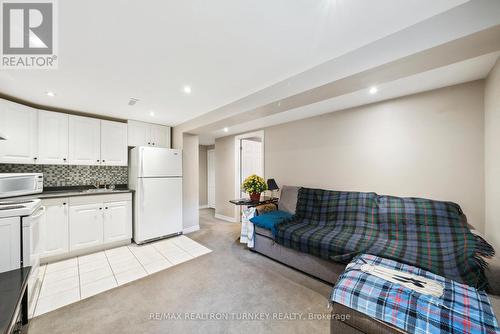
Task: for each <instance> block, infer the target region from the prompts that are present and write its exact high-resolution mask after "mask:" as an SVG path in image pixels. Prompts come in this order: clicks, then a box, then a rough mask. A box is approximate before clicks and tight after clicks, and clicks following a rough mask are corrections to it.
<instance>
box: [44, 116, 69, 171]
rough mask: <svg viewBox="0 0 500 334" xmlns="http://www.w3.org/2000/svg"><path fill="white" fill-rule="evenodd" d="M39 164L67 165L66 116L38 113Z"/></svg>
mask: <svg viewBox="0 0 500 334" xmlns="http://www.w3.org/2000/svg"><path fill="white" fill-rule="evenodd" d="M37 163H39V164H46V165H61V164H66V163H68V115H67V114H61V113H57V112H50V111H44V110H39V111H38V160H37Z"/></svg>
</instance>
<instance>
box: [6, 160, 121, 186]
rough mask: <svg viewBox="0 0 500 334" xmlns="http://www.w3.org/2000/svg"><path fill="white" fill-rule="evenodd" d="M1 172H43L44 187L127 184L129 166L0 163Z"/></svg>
mask: <svg viewBox="0 0 500 334" xmlns="http://www.w3.org/2000/svg"><path fill="white" fill-rule="evenodd" d="M0 173H43V178H44V179H43V186H44V187H67V186H87V185H92V184H94V183H95V182H96V181H99V182H101V183H105V184H115V185H116V184H127V183H128V167H127V166H74V165H23V164H0Z"/></svg>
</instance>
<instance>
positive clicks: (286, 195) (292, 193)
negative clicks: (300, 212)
mask: <svg viewBox="0 0 500 334" xmlns="http://www.w3.org/2000/svg"><path fill="white" fill-rule="evenodd" d="M298 195H299V187H294V186H283V187H282V188H281V194H280V201H279V203H278V210H281V211H285V212H289V213H291V214H295V208H296V207H297V196H298Z"/></svg>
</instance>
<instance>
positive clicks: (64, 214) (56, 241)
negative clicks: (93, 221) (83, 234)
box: [40, 198, 69, 258]
mask: <svg viewBox="0 0 500 334" xmlns="http://www.w3.org/2000/svg"><path fill="white" fill-rule="evenodd" d="M42 205H44V206H45V210H46V211H45V219H44V220H43V224H42V225H41V226H40V227H41V228H40V240H41V245H42V254H41V256H40V257H42V258H43V257H48V256H53V255H59V254H64V253H67V252H68V251H69V212H68V211H69V206H68V198H55V199H47V200H43V203H42Z"/></svg>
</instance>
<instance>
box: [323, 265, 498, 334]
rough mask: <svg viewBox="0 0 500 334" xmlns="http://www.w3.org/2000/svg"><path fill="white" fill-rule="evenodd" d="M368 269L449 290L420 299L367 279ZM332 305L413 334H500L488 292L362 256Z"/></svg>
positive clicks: (335, 291)
mask: <svg viewBox="0 0 500 334" xmlns="http://www.w3.org/2000/svg"><path fill="white" fill-rule="evenodd" d="M365 263H368V264H371V265H379V266H383V267H386V268H390V269H396V270H399V271H403V272H407V273H412V274H415V275H419V276H423V277H426V278H429V279H432V280H434V281H436V282H437V283H439V284H441V285H442V286H443V287H444V293H443V296H441V297H439V298H438V297H432V296H429V295H425V294H420V293H418V292H415V291H413V290H409V289H407V288H404V287H403V286H401V285H399V284H395V283H391V282H388V281H386V280H384V279H382V278H379V277H377V276H374V275H370V274H367V273H365V272H363V271H361V270H360V268H361V266H362V265H363V264H365ZM330 301H331V302H334V303H340V304H343V305H345V306H347V307H349V308H351V309H354V310H356V311H359V312H361V313H363V314H366V315H368V316H370V317H372V318H375V319H378V320H380V321H384V322H386V323H388V324H390V325H392V326H395V327H397V328H399V329H402V330H404V331H406V332H409V333H418V334H423V333H500V329H499V328H498V322H497V320H496V318H495V315H494V313H493V309H492V307H491V305H490V302H489V300H488V296H487V295H486V293H485V292H484V291H478V290H476V289H474V288H472V287H470V286H468V285H465V284H460V283H456V282H454V281H452V280H449V279H446V278H443V277H441V276H438V275H435V274H432V273H430V272H428V271H425V270H422V269H418V268H415V267H413V266H408V265H404V264H401V263H398V262H396V261H392V260H387V259H383V258H380V257H377V256H373V255H361V256H359V257H357V258H356V259H355V260H353V262H352V263H351V264H349V265H348V267H347V269H346V271H344V273H343V274H342V275H341V276H340V277H339V279H338V281H337V284H336V285H335V287H334V288H333V291H332V294H331V296H330Z"/></svg>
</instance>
